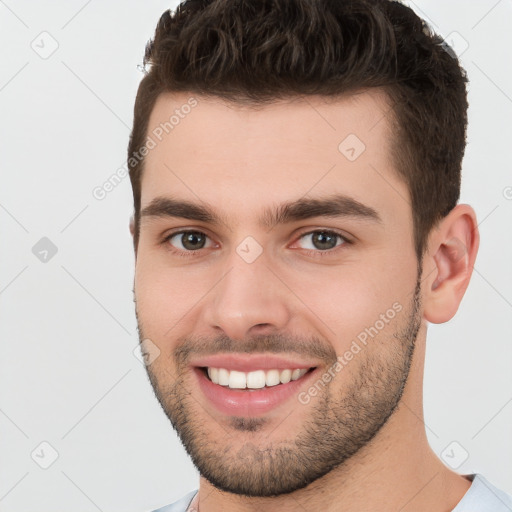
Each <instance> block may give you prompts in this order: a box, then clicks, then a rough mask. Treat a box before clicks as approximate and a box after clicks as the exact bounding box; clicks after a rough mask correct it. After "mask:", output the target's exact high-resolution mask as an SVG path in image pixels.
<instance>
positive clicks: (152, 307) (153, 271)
mask: <svg viewBox="0 0 512 512" xmlns="http://www.w3.org/2000/svg"><path fill="white" fill-rule="evenodd" d="M205 277H208V276H207V275H206V274H205V272H204V271H203V272H202V273H201V275H199V273H198V272H197V271H195V270H194V269H192V266H190V267H188V268H186V269H185V268H183V267H182V268H179V269H178V268H172V267H169V266H168V265H165V264H162V263H161V262H159V261H158V258H155V257H151V256H149V255H146V254H144V253H141V254H139V256H138V259H137V265H136V271H135V298H136V301H137V312H138V316H139V321H140V322H141V323H142V325H143V328H144V333H145V334H146V335H147V336H148V337H151V336H154V337H156V338H158V339H167V338H168V337H169V336H171V337H176V331H177V330H178V329H179V326H181V325H183V324H186V323H187V322H189V321H190V319H191V318H192V317H193V315H194V307H195V306H197V305H198V304H199V303H200V301H201V298H202V297H203V296H204V295H205V293H206V291H207V289H208V280H207V279H205Z"/></svg>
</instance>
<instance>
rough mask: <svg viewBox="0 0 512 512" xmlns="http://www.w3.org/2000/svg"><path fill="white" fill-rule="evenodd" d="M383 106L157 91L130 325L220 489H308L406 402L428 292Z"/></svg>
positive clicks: (374, 96)
mask: <svg viewBox="0 0 512 512" xmlns="http://www.w3.org/2000/svg"><path fill="white" fill-rule="evenodd" d="M192 97H193V98H194V99H193V100H191V99H190V98H192ZM186 105H193V106H192V107H186ZM388 110H389V106H388V103H387V101H386V97H385V96H384V95H383V94H382V93H379V92H378V91H374V92H371V93H368V92H365V93H360V94H354V95H351V96H346V97H344V98H342V99H337V100H336V101H335V102H331V103H326V102H325V100H323V99H322V98H319V97H308V99H307V100H294V101H291V100H290V101H287V102H280V103H273V104H272V105H268V106H265V107H263V108H260V109H257V110H256V109H249V108H244V107H241V106H234V105H231V104H227V103H223V102H222V101H221V100H213V99H206V98H203V97H200V96H193V95H187V94H185V93H180V94H173V95H171V94H166V95H162V96H161V97H160V98H159V100H158V101H157V104H156V106H155V108H154V110H153V112H152V115H151V119H150V125H149V130H148V135H149V136H150V137H151V139H152V140H153V142H154V144H153V143H150V144H148V147H149V146H152V147H151V149H150V151H149V152H148V154H147V156H146V162H145V170H144V175H143V178H142V199H141V212H142V215H141V222H140V237H139V244H138V248H137V258H136V276H135V298H136V311H137V318H138V322H139V331H140V338H141V341H142V340H143V345H144V346H145V348H146V349H147V351H148V353H149V354H150V359H149V360H148V362H149V364H148V366H147V371H148V374H149V377H150V380H151V383H152V385H153V388H154V391H155V394H156V396H157V398H158V400H159V402H160V403H161V405H162V407H163V409H164V411H165V413H166V414H167V416H168V418H169V419H170V421H171V422H172V425H173V427H174V428H175V429H176V431H177V433H178V435H179V436H180V438H181V440H182V442H183V444H184V446H185V448H186V450H187V452H188V453H189V455H190V456H191V458H192V460H193V462H194V464H195V465H196V467H197V468H198V470H199V471H200V473H201V475H202V476H203V477H205V478H206V479H207V480H208V481H209V482H211V483H212V484H213V485H215V486H216V487H218V488H219V489H221V490H224V491H228V492H232V493H237V494H245V495H247V496H260V497H264V496H275V495H279V494H283V493H289V492H292V491H295V490H297V489H300V488H303V487H305V486H307V485H308V484H309V483H311V482H313V481H315V480H317V479H318V478H320V477H322V476H324V475H326V474H327V473H329V472H330V471H332V470H333V469H334V468H337V467H343V466H344V465H347V464H349V463H350V461H351V459H353V457H354V455H355V454H357V453H358V452H360V451H361V449H362V448H364V447H365V446H367V445H368V443H369V441H370V440H372V439H373V438H374V437H375V436H376V435H377V434H378V433H379V431H381V429H383V428H385V424H386V422H387V420H388V419H389V418H390V417H391V416H392V415H393V412H394V411H395V410H396V406H397V404H398V403H399V401H400V398H401V396H402V393H403V390H404V386H405V384H406V381H407V378H408V374H409V368H410V365H411V358H412V355H413V352H414V346H415V339H416V336H417V334H418V329H419V327H420V324H421V312H420V309H421V304H420V287H419V281H418V262H417V259H416V255H415V252H414V245H413V224H412V212H411V209H410V204H409V203H410V201H409V193H408V189H407V186H406V184H405V183H403V182H402V181H401V180H400V179H399V178H398V176H397V175H396V173H395V171H394V168H393V162H392V159H391V156H390V155H391V152H390V137H391V133H390V131H389V125H388V121H387V119H386V115H385V113H386V112H387V111H388ZM172 116H174V119H173V120H171V121H170V123H172V126H171V124H170V123H169V120H170V118H171V117H172ZM166 122H167V125H165V123H166ZM162 127H166V129H165V128H164V129H163V128H162ZM166 132H168V133H166ZM160 139H161V140H160ZM148 140H149V139H148ZM246 386H248V387H246Z"/></svg>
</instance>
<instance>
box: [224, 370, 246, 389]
mask: <svg viewBox="0 0 512 512" xmlns="http://www.w3.org/2000/svg"><path fill="white" fill-rule="evenodd" d="M246 382H247V379H246V377H245V373H244V372H237V371H235V370H231V371H230V372H229V384H228V385H229V387H230V388H233V389H244V388H245V384H246Z"/></svg>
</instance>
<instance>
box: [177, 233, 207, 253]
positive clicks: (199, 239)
mask: <svg viewBox="0 0 512 512" xmlns="http://www.w3.org/2000/svg"><path fill="white" fill-rule="evenodd" d="M207 238H208V237H207V236H206V235H205V234H204V233H201V232H200V231H180V232H179V233H174V234H173V235H171V236H170V237H169V238H168V242H169V243H170V244H171V245H172V246H173V247H175V248H176V249H180V250H184V251H196V250H198V249H203V248H204V247H205V245H206V241H207ZM173 240H176V241H175V242H174V243H173Z"/></svg>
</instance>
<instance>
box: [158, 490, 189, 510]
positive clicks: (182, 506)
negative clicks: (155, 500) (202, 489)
mask: <svg viewBox="0 0 512 512" xmlns="http://www.w3.org/2000/svg"><path fill="white" fill-rule="evenodd" d="M197 492H198V489H196V490H194V491H191V492H189V493H188V494H186V495H185V496H183V498H181V499H180V500H178V501H175V502H174V503H171V504H170V505H166V506H165V507H161V508H159V509H157V510H153V512H186V510H187V508H188V506H189V505H190V503H191V502H192V500H193V498H194V496H195V495H196V494H197Z"/></svg>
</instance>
